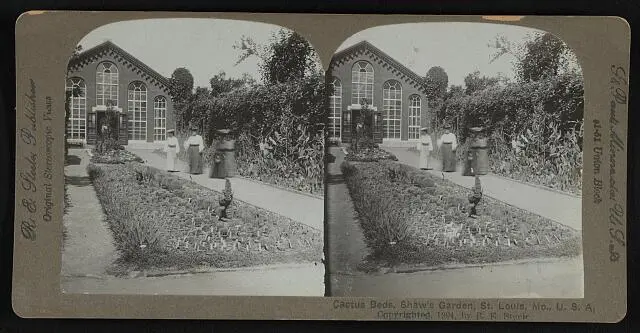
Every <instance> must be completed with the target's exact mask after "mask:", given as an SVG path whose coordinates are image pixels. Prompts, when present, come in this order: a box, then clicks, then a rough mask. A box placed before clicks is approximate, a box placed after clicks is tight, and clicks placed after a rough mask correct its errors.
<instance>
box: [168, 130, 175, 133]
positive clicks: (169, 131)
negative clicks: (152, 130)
mask: <svg viewBox="0 0 640 333" xmlns="http://www.w3.org/2000/svg"><path fill="white" fill-rule="evenodd" d="M175 132H176V130H174V129H168V130H167V133H175Z"/></svg>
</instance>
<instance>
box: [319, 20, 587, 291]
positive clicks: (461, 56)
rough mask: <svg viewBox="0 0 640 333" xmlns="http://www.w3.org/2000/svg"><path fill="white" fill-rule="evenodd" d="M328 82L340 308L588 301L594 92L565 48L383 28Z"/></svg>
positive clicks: (516, 38)
mask: <svg viewBox="0 0 640 333" xmlns="http://www.w3.org/2000/svg"><path fill="white" fill-rule="evenodd" d="M327 79H328V80H329V82H330V88H331V89H330V97H329V119H328V124H327V132H328V140H329V144H328V145H327V146H328V147H327V155H326V157H327V163H328V164H327V192H326V195H325V200H326V208H327V218H326V221H327V229H326V230H327V251H326V253H328V256H327V271H328V274H329V279H328V280H329V285H328V294H329V295H331V296H373V297H420V298H423V297H424V298H582V297H584V269H583V259H582V247H583V245H582V212H581V210H582V166H583V153H582V145H583V111H584V81H583V76H582V71H581V68H580V64H579V62H578V60H577V58H576V55H575V54H574V53H573V51H572V50H571V48H570V47H569V46H568V45H567V44H565V43H564V42H563V40H562V39H560V38H559V37H557V36H555V35H553V34H551V33H549V32H546V31H541V30H536V29H531V28H525V27H520V26H515V25H507V24H487V23H417V24H401V25H389V26H380V27H375V28H371V29H368V30H364V31H361V32H359V33H357V34H356V35H353V36H352V37H350V38H349V39H347V40H346V41H345V42H344V43H343V44H342V45H341V46H340V48H339V49H338V50H337V51H336V53H335V54H334V56H333V58H332V60H331V64H330V67H329V70H328V71H327Z"/></svg>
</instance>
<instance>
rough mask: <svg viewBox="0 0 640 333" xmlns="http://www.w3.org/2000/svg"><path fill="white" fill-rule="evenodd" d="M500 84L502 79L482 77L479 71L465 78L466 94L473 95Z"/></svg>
mask: <svg viewBox="0 0 640 333" xmlns="http://www.w3.org/2000/svg"><path fill="white" fill-rule="evenodd" d="M499 82H500V78H497V77H486V76H480V72H479V71H475V72H473V73H470V74H469V75H467V76H466V77H465V78H464V85H465V94H467V95H471V94H473V93H474V92H476V91H480V90H483V89H485V88H487V87H490V86H493V85H495V84H498V83H499Z"/></svg>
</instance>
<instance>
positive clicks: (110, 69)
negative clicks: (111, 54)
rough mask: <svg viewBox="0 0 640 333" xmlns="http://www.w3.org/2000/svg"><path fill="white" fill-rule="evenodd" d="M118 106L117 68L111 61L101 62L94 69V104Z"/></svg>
mask: <svg viewBox="0 0 640 333" xmlns="http://www.w3.org/2000/svg"><path fill="white" fill-rule="evenodd" d="M109 102H111V105H113V106H118V68H117V67H116V65H114V64H113V63H111V62H102V63H100V64H99V65H98V70H97V71H96V105H100V106H105V105H107V103H109Z"/></svg>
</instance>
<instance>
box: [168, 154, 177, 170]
mask: <svg viewBox="0 0 640 333" xmlns="http://www.w3.org/2000/svg"><path fill="white" fill-rule="evenodd" d="M167 171H176V150H175V149H169V151H167Z"/></svg>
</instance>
